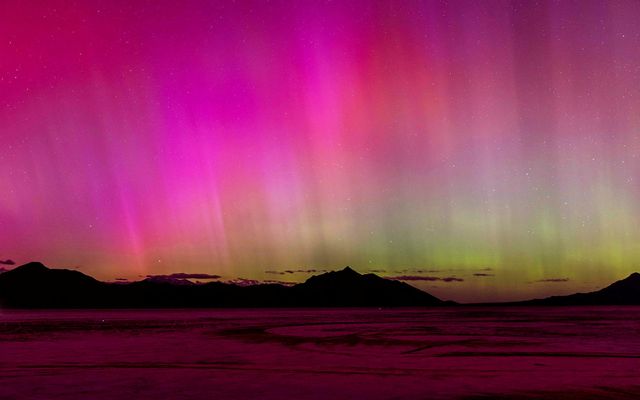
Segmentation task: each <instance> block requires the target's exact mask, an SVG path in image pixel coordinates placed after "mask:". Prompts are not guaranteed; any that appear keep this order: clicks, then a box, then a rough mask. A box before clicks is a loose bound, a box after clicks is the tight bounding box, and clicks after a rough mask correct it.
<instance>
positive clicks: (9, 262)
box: [0, 260, 16, 265]
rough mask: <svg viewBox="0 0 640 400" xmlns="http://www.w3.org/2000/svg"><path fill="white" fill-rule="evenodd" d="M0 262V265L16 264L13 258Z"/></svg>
mask: <svg viewBox="0 0 640 400" xmlns="http://www.w3.org/2000/svg"><path fill="white" fill-rule="evenodd" d="M0 264H2V265H16V262H15V261H13V260H0Z"/></svg>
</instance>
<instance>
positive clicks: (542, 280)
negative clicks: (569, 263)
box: [536, 278, 569, 282]
mask: <svg viewBox="0 0 640 400" xmlns="http://www.w3.org/2000/svg"><path fill="white" fill-rule="evenodd" d="M536 282H569V278H549V279H540V280H539V281H536Z"/></svg>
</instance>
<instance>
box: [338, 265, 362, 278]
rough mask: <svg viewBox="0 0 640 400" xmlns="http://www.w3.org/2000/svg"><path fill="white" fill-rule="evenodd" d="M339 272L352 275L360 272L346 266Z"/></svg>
mask: <svg viewBox="0 0 640 400" xmlns="http://www.w3.org/2000/svg"><path fill="white" fill-rule="evenodd" d="M338 273H339V274H342V275H352V276H361V275H362V274H360V273H359V272H358V271H356V270H355V269H353V268H351V267H349V266H346V267H344V268H343V269H342V270H341V271H338Z"/></svg>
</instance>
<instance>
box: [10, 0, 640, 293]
mask: <svg viewBox="0 0 640 400" xmlns="http://www.w3.org/2000/svg"><path fill="white" fill-rule="evenodd" d="M639 19H640V2H637V1H631V0H629V1H611V2H609V1H549V2H544V1H542V2H530V1H514V2H509V1H487V2H476V1H468V2H466V1H451V2H440V1H402V2H395V1H361V0H355V1H344V2H342V1H327V2H325V1H322V2H321V1H309V2H307V1H300V2H294V1H272V2H259V1H256V2H250V1H237V2H226V1H221V2H214V1H185V2H173V1H164V0H160V1H139V2H132V1H91V0H87V1H78V2H63V1H47V2H44V1H43V2H21V1H13V0H9V1H5V2H3V3H2V5H0V139H1V142H0V146H1V149H2V151H1V152H0V193H1V194H0V258H1V259H6V258H11V259H14V260H16V261H18V262H26V261H30V260H40V261H43V262H46V263H47V264H48V265H51V266H57V267H58V266H59V267H62V266H66V267H73V266H76V267H79V268H80V269H81V270H82V271H83V272H86V273H88V274H91V275H93V276H96V277H98V278H101V279H116V278H130V279H136V278H137V277H138V276H146V275H149V274H171V273H174V272H184V273H206V274H216V275H221V276H223V277H225V278H227V279H235V278H238V277H242V278H246V279H258V280H262V279H273V278H274V275H273V274H269V273H267V272H268V271H284V270H293V271H297V270H305V271H306V270H308V269H312V268H313V269H318V270H319V269H337V268H342V267H343V266H345V265H351V266H353V267H354V268H356V269H358V270H360V271H362V272H366V271H368V270H376V271H381V272H380V275H382V276H409V275H416V276H418V275H421V274H423V275H424V276H425V277H428V276H433V277H438V278H439V279H433V280H415V281H412V282H411V283H412V284H415V285H416V286H418V287H420V288H424V289H426V290H428V291H429V292H431V293H433V294H434V295H437V296H440V297H443V298H453V299H455V300H460V301H471V300H503V299H516V298H530V297H532V296H541V295H547V294H561V293H569V292H574V291H579V290H588V289H593V288H594V287H600V286H602V285H603V284H606V283H609V282H611V281H613V280H615V279H619V278H622V277H624V276H626V275H627V274H628V273H630V272H633V271H637V270H640V186H639V185H640V175H639V174H638V173H639V172H640V24H638V20H639ZM307 276H308V274H305V273H303V272H296V273H292V274H287V276H286V277H285V278H286V279H290V280H300V279H304V278H306V277H307ZM447 277H456V278H458V279H459V280H452V281H447V280H445V278H447Z"/></svg>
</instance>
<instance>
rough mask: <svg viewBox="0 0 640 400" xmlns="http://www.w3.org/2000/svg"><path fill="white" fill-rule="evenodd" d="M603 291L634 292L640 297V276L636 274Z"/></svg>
mask: <svg viewBox="0 0 640 400" xmlns="http://www.w3.org/2000/svg"><path fill="white" fill-rule="evenodd" d="M602 291H633V292H637V293H638V295H639V297H640V274H639V273H637V272H634V273H632V274H631V275H629V276H627V277H626V278H624V279H621V280H619V281H617V282H614V283H612V284H611V285H609V286H607V287H606V288H604V289H602Z"/></svg>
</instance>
